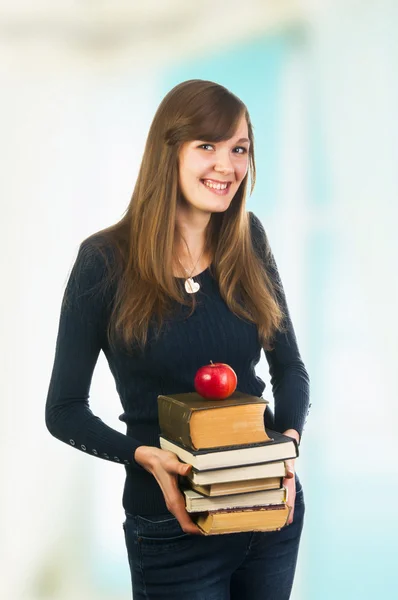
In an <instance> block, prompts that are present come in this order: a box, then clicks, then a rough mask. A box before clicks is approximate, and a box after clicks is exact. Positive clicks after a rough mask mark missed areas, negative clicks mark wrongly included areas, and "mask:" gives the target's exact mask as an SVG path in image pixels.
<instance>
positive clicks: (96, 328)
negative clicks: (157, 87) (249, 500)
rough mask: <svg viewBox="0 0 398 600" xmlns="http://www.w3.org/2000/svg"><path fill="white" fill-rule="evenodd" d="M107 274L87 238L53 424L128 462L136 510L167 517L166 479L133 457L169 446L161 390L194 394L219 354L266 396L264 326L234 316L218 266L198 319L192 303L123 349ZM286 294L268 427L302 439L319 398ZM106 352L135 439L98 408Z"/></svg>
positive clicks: (67, 437) (258, 234)
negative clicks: (139, 345)
mask: <svg viewBox="0 0 398 600" xmlns="http://www.w3.org/2000/svg"><path fill="white" fill-rule="evenodd" d="M250 223H251V231H252V239H253V244H254V248H255V250H256V252H258V253H259V255H260V257H261V258H262V260H264V262H265V264H266V266H267V269H268V272H269V273H270V275H271V277H272V279H273V280H274V281H275V282H278V283H279V286H281V283H280V279H279V275H278V271H277V268H276V265H275V261H274V259H273V256H272V254H271V253H270V252H269V248H268V241H267V238H266V235H265V232H264V229H263V226H262V224H261V222H260V221H259V219H258V218H257V217H255V215H253V214H252V213H250ZM104 273H105V265H104V260H103V258H102V256H101V255H100V253H99V252H98V251H94V250H93V247H92V245H91V244H90V241H84V242H83V243H82V244H81V246H80V249H79V253H78V256H77V259H76V261H75V264H74V266H73V269H72V272H71V275H70V277H69V281H68V284H67V287H66V290H65V295H64V300H63V303H62V308H61V315H60V322H59V330H58V336H57V343H56V351H55V359H54V366H53V371H52V375H51V381H50V386H49V391H48V396H47V403H46V424H47V427H48V429H49V431H50V432H51V433H52V434H53V435H54V436H55V437H56V438H58V439H59V440H62V441H63V442H66V443H67V444H70V445H71V446H72V447H74V448H76V449H78V450H80V451H81V452H85V453H87V454H91V455H92V456H96V457H99V458H103V459H105V460H110V461H113V462H115V463H122V464H124V465H125V468H126V484H125V489H124V494H123V506H124V508H125V510H126V511H127V512H128V513H130V514H140V515H150V514H160V513H165V512H167V509H166V505H165V502H164V499H163V495H162V493H161V491H160V488H159V486H158V484H157V483H156V481H155V479H154V477H153V476H152V475H150V474H149V473H148V472H147V471H145V469H143V468H142V467H141V466H140V465H138V464H137V463H136V462H135V461H134V457H133V455H134V452H135V450H136V448H138V446H141V445H146V446H158V447H159V433H160V432H159V424H158V417H157V396H158V395H159V394H171V393H179V392H191V391H194V387H193V381H194V376H195V373H196V371H197V370H198V369H199V367H201V366H203V365H205V364H208V363H209V362H210V360H212V361H213V362H223V363H227V364H229V365H231V367H232V368H233V369H234V370H235V371H236V374H237V377H238V388H237V389H238V390H239V391H241V392H246V393H248V394H253V395H255V396H261V395H262V394H263V392H264V388H265V383H264V382H263V381H262V380H261V379H260V378H259V377H258V376H257V375H256V373H255V366H256V364H257V363H258V361H259V360H260V356H261V345H260V343H259V339H258V334H257V327H256V326H255V325H254V324H252V323H248V322H246V321H243V320H242V319H240V318H238V317H236V316H235V315H234V314H233V313H231V311H230V310H229V309H228V307H227V305H226V304H225V302H224V301H223V299H222V298H221V296H220V293H219V289H218V285H217V282H216V280H215V279H214V278H213V276H212V274H211V270H210V268H208V269H206V270H205V271H203V272H202V273H201V274H200V275H197V276H195V279H196V280H197V281H198V282H199V283H200V286H201V288H200V290H199V292H197V294H196V297H197V300H198V304H197V308H196V310H195V312H194V314H193V315H192V316H191V317H190V318H189V319H185V320H184V316H185V315H186V314H187V310H188V309H186V308H185V307H181V310H180V311H179V313H178V316H177V315H176V317H175V318H173V319H172V320H169V321H168V322H167V325H166V328H165V330H164V331H163V333H162V334H161V336H160V338H159V339H158V340H157V341H156V343H153V342H151V343H149V344H148V346H147V348H146V350H145V352H138V351H135V352H134V355H133V356H131V355H128V354H127V353H126V352H124V351H121V350H119V351H117V352H112V351H111V350H110V348H109V345H108V343H107V340H106V328H107V321H108V317H109V306H110V304H111V298H109V297H108V298H107V297H104V295H101V294H100V293H95V291H93V288H94V287H95V284H97V283H99V282H101V280H102V278H103V276H104ZM181 281H182V280H181ZM278 298H279V301H280V302H281V304H282V308H283V310H284V311H285V313H286V314H287V315H288V316H287V320H286V322H285V326H286V329H287V330H286V331H285V333H278V334H277V335H276V338H275V343H274V349H273V350H272V351H271V352H268V351H267V352H265V355H266V358H267V361H268V364H269V369H270V375H271V384H272V391H273V395H274V400H275V419H274V417H273V415H272V412H271V411H270V410H269V408H267V410H266V413H265V414H266V423H265V424H266V426H267V427H270V428H273V429H275V430H277V431H280V432H283V431H286V430H287V429H290V428H292V429H296V430H297V431H298V432H299V433H300V435H301V433H302V430H303V426H304V422H305V418H306V416H307V411H308V404H309V378H308V374H307V371H306V369H305V367H304V364H303V362H302V360H301V358H300V354H299V350H298V347H297V341H296V337H295V334H294V330H293V326H292V324H291V321H290V317H289V313H288V309H287V305H286V300H285V296H284V293H283V289H281V291H280V292H279V293H278ZM150 337H151V336H150ZM101 350H102V351H103V352H104V354H105V356H106V358H107V360H108V364H109V367H110V369H111V372H112V374H113V376H114V378H115V382H116V388H117V391H118V394H119V397H120V400H121V404H122V407H123V414H122V415H121V416H120V417H119V418H120V419H121V420H122V421H124V422H125V423H126V425H127V430H126V435H124V434H123V433H120V432H118V431H116V430H114V429H112V428H111V427H108V426H107V425H106V424H105V423H104V422H103V421H102V420H101V419H100V418H99V417H97V416H95V415H94V414H93V413H92V411H91V410H90V407H89V402H88V399H89V390H90V384H91V379H92V375H93V372H94V368H95V365H96V363H97V359H98V355H99V353H100V351H101Z"/></svg>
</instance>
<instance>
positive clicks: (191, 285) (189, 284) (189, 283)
mask: <svg viewBox="0 0 398 600" xmlns="http://www.w3.org/2000/svg"><path fill="white" fill-rule="evenodd" d="M185 289H186V290H187V292H188V294H196V292H197V291H198V290H200V285H199V283H198V282H197V281H194V280H193V279H192V277H189V278H188V279H186V280H185Z"/></svg>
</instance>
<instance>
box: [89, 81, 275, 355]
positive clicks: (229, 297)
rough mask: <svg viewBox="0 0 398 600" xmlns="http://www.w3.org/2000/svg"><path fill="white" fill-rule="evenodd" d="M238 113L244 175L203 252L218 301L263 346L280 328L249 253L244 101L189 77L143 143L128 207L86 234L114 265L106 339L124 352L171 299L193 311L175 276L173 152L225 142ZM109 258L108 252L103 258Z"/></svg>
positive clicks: (266, 282) (262, 272)
mask: <svg viewBox="0 0 398 600" xmlns="http://www.w3.org/2000/svg"><path fill="white" fill-rule="evenodd" d="M242 115H244V116H245V118H246V121H247V126H248V132H249V139H250V148H249V170H248V174H247V175H246V176H245V178H244V179H243V181H242V183H241V185H240V187H239V189H238V191H237V192H236V194H235V196H234V198H233V199H232V202H231V203H230V205H229V207H228V209H227V210H226V211H225V212H223V213H213V214H212V215H211V218H210V221H209V224H208V226H207V230H206V240H205V252H206V253H208V254H209V255H210V256H211V257H212V264H211V271H212V273H213V275H214V276H215V277H216V279H217V281H218V285H219V289H220V293H221V296H222V297H223V299H224V301H225V302H226V304H227V305H228V307H229V308H230V310H231V311H233V312H234V313H235V314H236V315H238V316H239V317H241V318H243V319H246V320H248V321H251V322H254V323H256V324H257V326H258V330H259V338H260V340H261V343H262V345H263V347H264V348H270V347H271V346H270V342H271V339H272V336H273V334H274V333H275V331H276V330H277V329H280V328H281V323H282V319H283V316H284V315H283V313H282V310H281V308H280V306H279V304H278V301H277V296H276V294H275V287H274V286H273V285H272V283H271V280H270V278H269V276H268V273H267V270H266V269H265V268H264V264H263V263H262V261H261V260H260V259H259V257H258V255H257V254H256V252H255V251H254V249H253V244H252V239H251V233H250V224H249V219H248V213H247V212H246V206H245V202H246V191H247V186H248V177H249V176H250V180H251V191H252V190H253V187H254V184H255V176H256V171H255V162H254V140H253V128H252V124H251V121H250V117H249V113H248V111H247V108H246V106H245V105H244V104H243V102H242V101H241V100H240V99H239V98H237V97H236V96H235V95H234V94H232V93H231V92H230V91H229V90H227V89H226V88H225V87H223V86H221V85H218V84H216V83H213V82H210V81H202V80H199V79H193V80H190V81H185V82H183V83H180V84H179V85H177V86H176V87H174V88H173V89H172V90H171V91H170V92H169V93H168V94H167V95H166V96H165V98H164V99H163V101H162V102H161V104H160V106H159V108H158V110H157V112H156V114H155V117H154V119H153V121H152V125H151V127H150V130H149V134H148V138H147V141H146V146H145V151H144V155H143V159H142V162H141V167H140V170H139V174H138V178H137V181H136V184H135V188H134V191H133V195H132V198H131V201H130V203H129V205H128V208H127V210H126V212H125V214H124V216H123V217H122V219H121V220H120V221H119V222H117V223H116V224H114V225H112V226H111V227H108V228H107V229H104V230H102V231H101V232H99V233H97V234H94V236H91V238H90V240H91V239H92V241H97V242H98V240H101V243H102V244H105V245H106V246H107V247H108V248H109V247H112V249H113V251H114V256H115V260H114V261H112V262H113V265H112V267H111V268H109V274H108V275H109V276H108V278H107V283H112V282H114V283H115V284H116V285H115V288H114V289H115V293H114V299H113V307H112V311H111V315H110V319H109V324H108V339H109V341H110V343H111V345H112V346H115V344H116V343H117V342H120V341H121V342H122V344H123V345H124V346H125V347H126V349H129V348H130V347H131V346H132V344H134V343H138V345H139V346H140V347H141V348H143V347H144V346H145V345H146V343H147V339H148V337H147V334H148V327H149V325H150V324H153V323H155V325H156V327H155V330H156V331H157V332H160V331H161V329H162V325H163V323H164V319H165V317H166V316H167V315H169V314H170V311H171V310H172V306H173V302H178V303H180V304H183V305H187V306H191V311H190V314H189V316H190V315H191V314H192V313H193V311H194V310H195V304H196V300H195V294H191V295H189V297H187V296H188V295H187V294H186V293H185V292H184V289H183V288H182V286H181V285H179V281H178V279H177V278H175V277H174V275H173V264H175V260H176V244H175V242H176V240H177V236H178V232H177V230H176V209H177V205H178V200H179V196H180V189H179V177H178V175H179V173H178V155H179V150H180V148H181V145H182V144H183V143H184V142H187V141H192V140H204V141H208V142H214V143H215V142H219V141H223V140H228V139H230V138H231V137H232V136H233V134H234V132H235V130H236V128H237V124H238V123H239V120H240V119H241V117H242ZM105 257H106V255H105Z"/></svg>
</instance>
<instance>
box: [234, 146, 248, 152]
mask: <svg viewBox="0 0 398 600" xmlns="http://www.w3.org/2000/svg"><path fill="white" fill-rule="evenodd" d="M234 150H235V153H236V154H246V152H247V149H246V148H244V147H243V146H237V147H236V148H235V149H234ZM237 151H238V152H237Z"/></svg>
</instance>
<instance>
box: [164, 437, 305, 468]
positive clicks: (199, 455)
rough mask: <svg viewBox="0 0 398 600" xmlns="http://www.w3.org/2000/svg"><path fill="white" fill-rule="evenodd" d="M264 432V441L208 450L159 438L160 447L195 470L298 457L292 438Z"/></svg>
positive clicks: (294, 441) (295, 444) (296, 447)
mask: <svg viewBox="0 0 398 600" xmlns="http://www.w3.org/2000/svg"><path fill="white" fill-rule="evenodd" d="M266 431H267V434H268V436H269V438H270V439H269V441H268V442H263V443H261V444H245V445H242V446H239V447H236V446H233V447H221V448H213V449H212V450H211V451H206V450H187V448H184V447H183V446H181V445H180V444H177V443H176V442H172V441H171V440H168V439H167V438H165V437H164V436H160V438H159V441H160V447H161V448H162V449H163V450H169V451H170V452H174V453H175V454H176V455H177V456H178V458H180V459H181V460H182V461H183V462H185V463H188V464H190V465H192V466H193V467H194V468H195V469H197V470H198V471H206V470H209V469H222V468H224V467H233V466H235V467H236V466H243V465H251V464H256V463H264V462H272V461H281V460H287V459H290V458H296V457H297V456H298V444H297V442H296V440H295V439H294V438H291V437H288V436H286V435H283V434H282V433H278V432H277V431H271V430H270V429H267V430H266Z"/></svg>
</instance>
